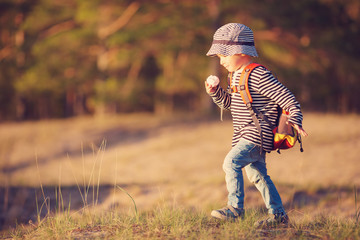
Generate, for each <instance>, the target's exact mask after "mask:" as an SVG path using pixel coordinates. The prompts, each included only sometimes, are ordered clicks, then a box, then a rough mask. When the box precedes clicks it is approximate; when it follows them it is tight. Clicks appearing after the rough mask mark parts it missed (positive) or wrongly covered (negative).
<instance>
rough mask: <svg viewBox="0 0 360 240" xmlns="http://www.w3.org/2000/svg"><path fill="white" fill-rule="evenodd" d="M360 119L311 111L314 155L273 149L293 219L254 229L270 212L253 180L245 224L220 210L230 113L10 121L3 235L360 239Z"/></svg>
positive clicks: (307, 143) (308, 148)
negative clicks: (214, 213)
mask: <svg viewBox="0 0 360 240" xmlns="http://www.w3.org/2000/svg"><path fill="white" fill-rule="evenodd" d="M359 120H360V116H358V115H348V116H339V115H324V114H312V113H308V114H305V120H304V128H305V129H306V130H307V131H308V132H309V134H310V136H309V137H308V138H306V139H304V149H305V151H304V153H300V151H299V146H295V148H294V149H292V150H287V151H283V152H282V153H281V154H277V153H276V152H274V153H271V154H269V155H268V156H267V163H268V169H269V175H270V176H271V177H272V179H273V181H274V182H275V184H276V185H277V187H278V190H279V192H280V194H281V196H282V198H283V202H284V204H285V207H286V209H287V211H288V213H289V216H290V218H291V226H290V227H289V228H283V229H266V230H264V229H255V228H254V227H253V223H254V221H256V220H257V219H258V218H261V217H263V216H264V215H265V212H264V205H263V202H262V199H261V196H260V194H259V193H258V192H257V190H256V189H255V188H254V187H253V186H252V185H251V184H250V183H249V181H247V180H246V181H245V182H246V197H245V204H246V206H245V207H246V210H247V216H246V218H245V219H244V220H243V221H237V222H230V223H223V222H218V221H215V220H214V219H212V218H211V217H210V216H209V215H210V214H209V213H210V211H211V209H213V208H218V207H223V206H224V205H225V204H226V195H227V192H226V188H225V183H224V173H223V171H222V169H221V166H222V161H223V158H224V156H225V155H226V153H227V152H228V150H229V149H230V144H231V134H232V126H231V121H230V120H229V116H226V117H225V121H224V122H220V121H219V120H218V118H213V117H210V118H205V117H204V116H190V115H185V114H184V115H179V116H172V117H162V118H160V117H155V116H152V115H147V114H132V115H118V116H99V117H95V118H90V117H81V118H74V119H67V120H51V121H40V122H25V123H3V124H1V125H0V136H1V139H0V170H1V171H0V182H1V186H0V207H1V216H0V227H1V230H2V235H0V237H1V236H3V238H6V237H12V238H19V239H21V238H29V239H34V238H39V239H42V238H69V239H83V238H88V239H96V238H98V239H103V238H109V239H117V238H123V239H128V238H135V239H143V238H161V239H163V238H165V239H167V238H169V239H184V238H192V239H224V238H227V239H228V238H230V239H231V238H244V239H245V238H254V239H259V238H260V239H266V238H283V239H294V238H298V239H309V238H310V239H319V238H320V239H324V238H325V239H358V238H360V234H359V223H358V220H359V206H360V201H359V199H358V192H359V186H360V165H359V163H358V160H359V156H358V155H359V153H360V150H359V149H360V127H358V124H359V122H360V121H359Z"/></svg>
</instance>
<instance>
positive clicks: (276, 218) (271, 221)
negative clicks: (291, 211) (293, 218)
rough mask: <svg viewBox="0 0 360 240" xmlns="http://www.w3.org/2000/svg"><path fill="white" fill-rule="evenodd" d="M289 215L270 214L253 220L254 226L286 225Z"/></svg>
mask: <svg viewBox="0 0 360 240" xmlns="http://www.w3.org/2000/svg"><path fill="white" fill-rule="evenodd" d="M288 224H289V217H288V215H287V214H286V213H277V214H270V215H269V216H268V217H267V218H265V219H263V220H260V221H257V222H255V224H254V226H255V227H276V226H287V225H288Z"/></svg>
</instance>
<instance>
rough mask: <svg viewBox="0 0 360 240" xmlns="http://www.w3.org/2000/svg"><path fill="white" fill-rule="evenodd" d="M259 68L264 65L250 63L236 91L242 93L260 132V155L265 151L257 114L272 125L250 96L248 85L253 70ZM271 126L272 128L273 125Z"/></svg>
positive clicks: (243, 72)
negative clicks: (254, 104) (254, 105)
mask: <svg viewBox="0 0 360 240" xmlns="http://www.w3.org/2000/svg"><path fill="white" fill-rule="evenodd" d="M259 66H262V65H261V64H258V63H250V64H249V65H248V66H246V67H245V68H244V70H243V71H242V72H241V75H240V80H239V89H236V90H237V91H238V92H239V93H240V96H241V98H242V100H243V102H244V103H245V106H246V107H247V109H248V110H249V112H250V116H251V118H252V120H253V122H254V124H255V126H256V129H257V130H258V132H259V134H260V141H261V148H260V153H262V151H263V134H262V130H261V126H260V122H259V119H258V118H257V117H256V114H258V115H259V117H261V118H262V119H263V120H264V121H266V122H268V123H270V121H269V120H268V119H267V118H266V116H265V115H264V114H262V113H261V112H260V111H258V110H257V109H256V108H254V107H253V106H252V102H253V100H252V97H251V95H250V90H249V84H248V82H249V76H250V73H251V72H252V70H254V68H256V67H259ZM270 124H271V123H270ZM270 126H272V124H271V125H270ZM272 127H273V126H272Z"/></svg>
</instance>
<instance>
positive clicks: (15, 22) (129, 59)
mask: <svg viewBox="0 0 360 240" xmlns="http://www.w3.org/2000/svg"><path fill="white" fill-rule="evenodd" d="M228 22H240V23H244V24H246V25H248V26H249V27H251V28H252V29H253V30H254V34H255V44H256V47H257V49H258V52H259V55H260V58H259V59H257V61H258V62H260V63H262V64H264V65H266V66H268V67H269V68H270V69H271V70H273V71H274V72H275V73H276V75H277V77H278V78H279V80H280V81H281V82H283V83H284V84H285V85H286V86H288V88H289V89H291V90H292V91H293V92H294V93H295V95H296V96H297V98H298V100H299V101H300V103H301V104H302V106H303V108H304V109H305V110H308V111H326V112H328V111H331V112H342V113H347V112H359V111H360V97H359V96H360V94H359V92H360V82H359V81H358V77H359V76H360V68H359V67H358V66H359V59H358V58H359V56H360V41H359V40H360V32H359V30H360V29H359V28H360V2H359V1H358V0H301V1H283V0H258V1H256V2H254V1H251V0H199V1H193V0H182V1H180V0H154V1H146V0H138V1H130V0H1V1H0V73H1V75H0V120H23V119H41V118H58V117H70V116H76V115H82V114H96V113H103V112H111V113H122V112H133V111H149V112H155V113H169V112H170V113H171V112H173V111H202V110H205V111H209V110H211V106H212V104H211V102H210V100H209V98H208V96H206V94H205V93H204V86H203V85H204V84H203V81H204V80H205V79H206V77H207V76H208V75H209V74H218V75H220V76H222V77H225V74H226V73H225V72H224V70H223V69H221V68H219V65H218V60H217V59H216V58H208V57H206V56H205V54H206V52H207V50H208V49H209V47H210V45H211V41H212V36H213V33H214V31H215V30H216V29H217V28H218V27H219V26H221V25H223V24H225V23H228ZM223 84H224V83H223Z"/></svg>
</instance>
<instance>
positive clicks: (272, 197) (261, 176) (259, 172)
mask: <svg viewBox="0 0 360 240" xmlns="http://www.w3.org/2000/svg"><path fill="white" fill-rule="evenodd" d="M245 171H246V175H247V176H248V178H249V180H250V181H251V182H252V183H254V184H255V186H256V188H257V189H258V190H259V191H260V193H261V196H262V197H263V199H264V202H265V206H266V208H267V209H268V212H269V214H285V209H284V207H283V204H282V201H281V197H280V195H279V193H278V191H277V189H276V187H275V185H274V183H273V182H272V181H271V179H270V176H269V175H267V168H266V163H265V156H264V158H263V159H262V160H261V161H257V162H253V163H251V164H249V165H247V166H246V167H245Z"/></svg>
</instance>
